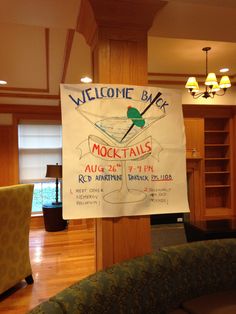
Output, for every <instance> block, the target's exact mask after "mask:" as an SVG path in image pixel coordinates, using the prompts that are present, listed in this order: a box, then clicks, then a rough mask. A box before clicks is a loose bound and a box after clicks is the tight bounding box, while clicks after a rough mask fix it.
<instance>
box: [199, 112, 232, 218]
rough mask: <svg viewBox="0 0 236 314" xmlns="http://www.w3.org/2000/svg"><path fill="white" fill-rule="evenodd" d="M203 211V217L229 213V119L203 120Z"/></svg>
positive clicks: (230, 208)
mask: <svg viewBox="0 0 236 314" xmlns="http://www.w3.org/2000/svg"><path fill="white" fill-rule="evenodd" d="M204 150H205V156H204V160H205V167H204V169H205V210H206V212H205V213H206V217H207V216H210V217H211V216H212V217H215V216H227V215H231V214H232V206H231V154H230V119H229V118H228V117H227V118H223V117H222V118H218V117H217V118H215V117H214V118H205V120H204Z"/></svg>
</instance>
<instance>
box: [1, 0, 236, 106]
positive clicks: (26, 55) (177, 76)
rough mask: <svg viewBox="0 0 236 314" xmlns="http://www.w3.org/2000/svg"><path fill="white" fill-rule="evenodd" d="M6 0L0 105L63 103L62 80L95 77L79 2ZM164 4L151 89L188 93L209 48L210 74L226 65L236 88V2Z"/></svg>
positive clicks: (152, 35)
mask: <svg viewBox="0 0 236 314" xmlns="http://www.w3.org/2000/svg"><path fill="white" fill-rule="evenodd" d="M117 1H119V0H117ZM157 1H158V0H157ZM0 2H1V11H0V38H1V49H0V69H1V71H0V80H6V81H7V82H8V84H7V85H4V86H1V87H0V105H13V104H15V105H20V104H22V105H46V106H48V105H58V104H59V84H60V83H61V82H66V83H79V82H80V78H81V77H82V76H85V75H88V76H91V75H92V66H91V54H90V48H89V46H88V45H87V44H86V42H85V40H84V38H83V37H82V36H81V35H80V34H79V33H78V32H76V31H75V29H76V24H77V18H78V13H79V8H80V0H66V1H65V0H38V1H35V0H0ZM164 2H165V6H164V7H163V8H162V9H161V10H160V11H159V12H158V13H157V14H156V17H155V20H154V23H153V26H152V27H151V29H150V31H149V33H148V72H149V82H150V84H154V85H159V86H170V87H174V88H179V89H181V90H182V91H184V88H183V85H184V82H185V80H186V78H187V76H189V75H193V74H195V75H200V74H205V55H204V53H203V52H202V48H203V47H205V46H210V47H212V50H211V51H210V52H209V70H212V71H214V72H216V74H219V69H220V68H221V67H228V68H229V69H230V71H229V75H230V77H231V79H232V82H233V85H236V57H235V56H236V32H235V24H236V1H235V0H224V1H222V0H208V1H204V0H167V1H164ZM234 82H235V83H234ZM234 89H235V88H234V87H233V88H232V91H233V90H234ZM231 94H232V92H231ZM188 101H189V100H188V99H187V100H185V102H188ZM229 101H230V102H231V104H236V102H235V96H234V97H233V98H232V97H231V99H230V100H229ZM232 102H233V103H232Z"/></svg>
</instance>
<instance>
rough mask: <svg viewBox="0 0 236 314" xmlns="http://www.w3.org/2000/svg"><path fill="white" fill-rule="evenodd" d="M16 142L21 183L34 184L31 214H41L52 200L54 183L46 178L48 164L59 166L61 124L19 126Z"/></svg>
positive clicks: (53, 197) (53, 198)
mask: <svg viewBox="0 0 236 314" xmlns="http://www.w3.org/2000/svg"><path fill="white" fill-rule="evenodd" d="M18 143H19V144H18V146H19V176H20V182H21V183H29V182H30V183H34V196H33V207H32V212H33V213H36V212H40V211H42V205H43V203H48V202H52V201H54V200H55V180H54V179H50V180H49V179H46V178H45V175H46V168H47V164H56V163H58V164H61V153H62V135H61V125H57V124H54V125H53V124H19V126H18ZM59 192H60V186H59Z"/></svg>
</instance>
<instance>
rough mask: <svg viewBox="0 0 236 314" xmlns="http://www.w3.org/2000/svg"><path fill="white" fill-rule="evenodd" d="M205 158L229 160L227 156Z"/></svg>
mask: <svg viewBox="0 0 236 314" xmlns="http://www.w3.org/2000/svg"><path fill="white" fill-rule="evenodd" d="M205 160H223V161H225V160H229V158H228V157H211V158H205Z"/></svg>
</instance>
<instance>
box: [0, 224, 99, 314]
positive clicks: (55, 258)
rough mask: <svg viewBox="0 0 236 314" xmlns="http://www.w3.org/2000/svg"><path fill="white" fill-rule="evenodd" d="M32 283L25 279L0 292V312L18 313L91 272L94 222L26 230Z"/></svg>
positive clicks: (93, 261) (93, 251) (92, 268)
mask: <svg viewBox="0 0 236 314" xmlns="http://www.w3.org/2000/svg"><path fill="white" fill-rule="evenodd" d="M30 256H31V265H32V269H33V277H34V284H33V285H27V284H26V283H25V281H22V282H21V283H19V284H18V285H17V286H16V287H14V288H13V289H11V290H9V291H7V292H6V293H4V294H2V295H1V296H0V313H4V314H5V313H6V314H13V313H14V314H22V313H26V312H27V311H28V310H30V309H32V308H33V307H35V306H36V305H37V304H38V303H40V302H42V301H43V300H45V299H47V298H49V297H50V296H52V295H54V294H55V293H57V292H59V291H60V290H62V289H64V288H66V287H68V286H69V285H70V284H72V283H74V282H76V281H78V280H79V279H82V278H84V277H86V276H87V275H89V274H91V273H93V272H95V245H94V223H93V220H91V219H88V220H84V221H82V222H81V224H79V225H72V226H70V225H69V227H68V229H67V230H65V231H64V230H63V231H58V232H47V231H45V230H44V228H43V227H41V228H35V229H31V231H30Z"/></svg>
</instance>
